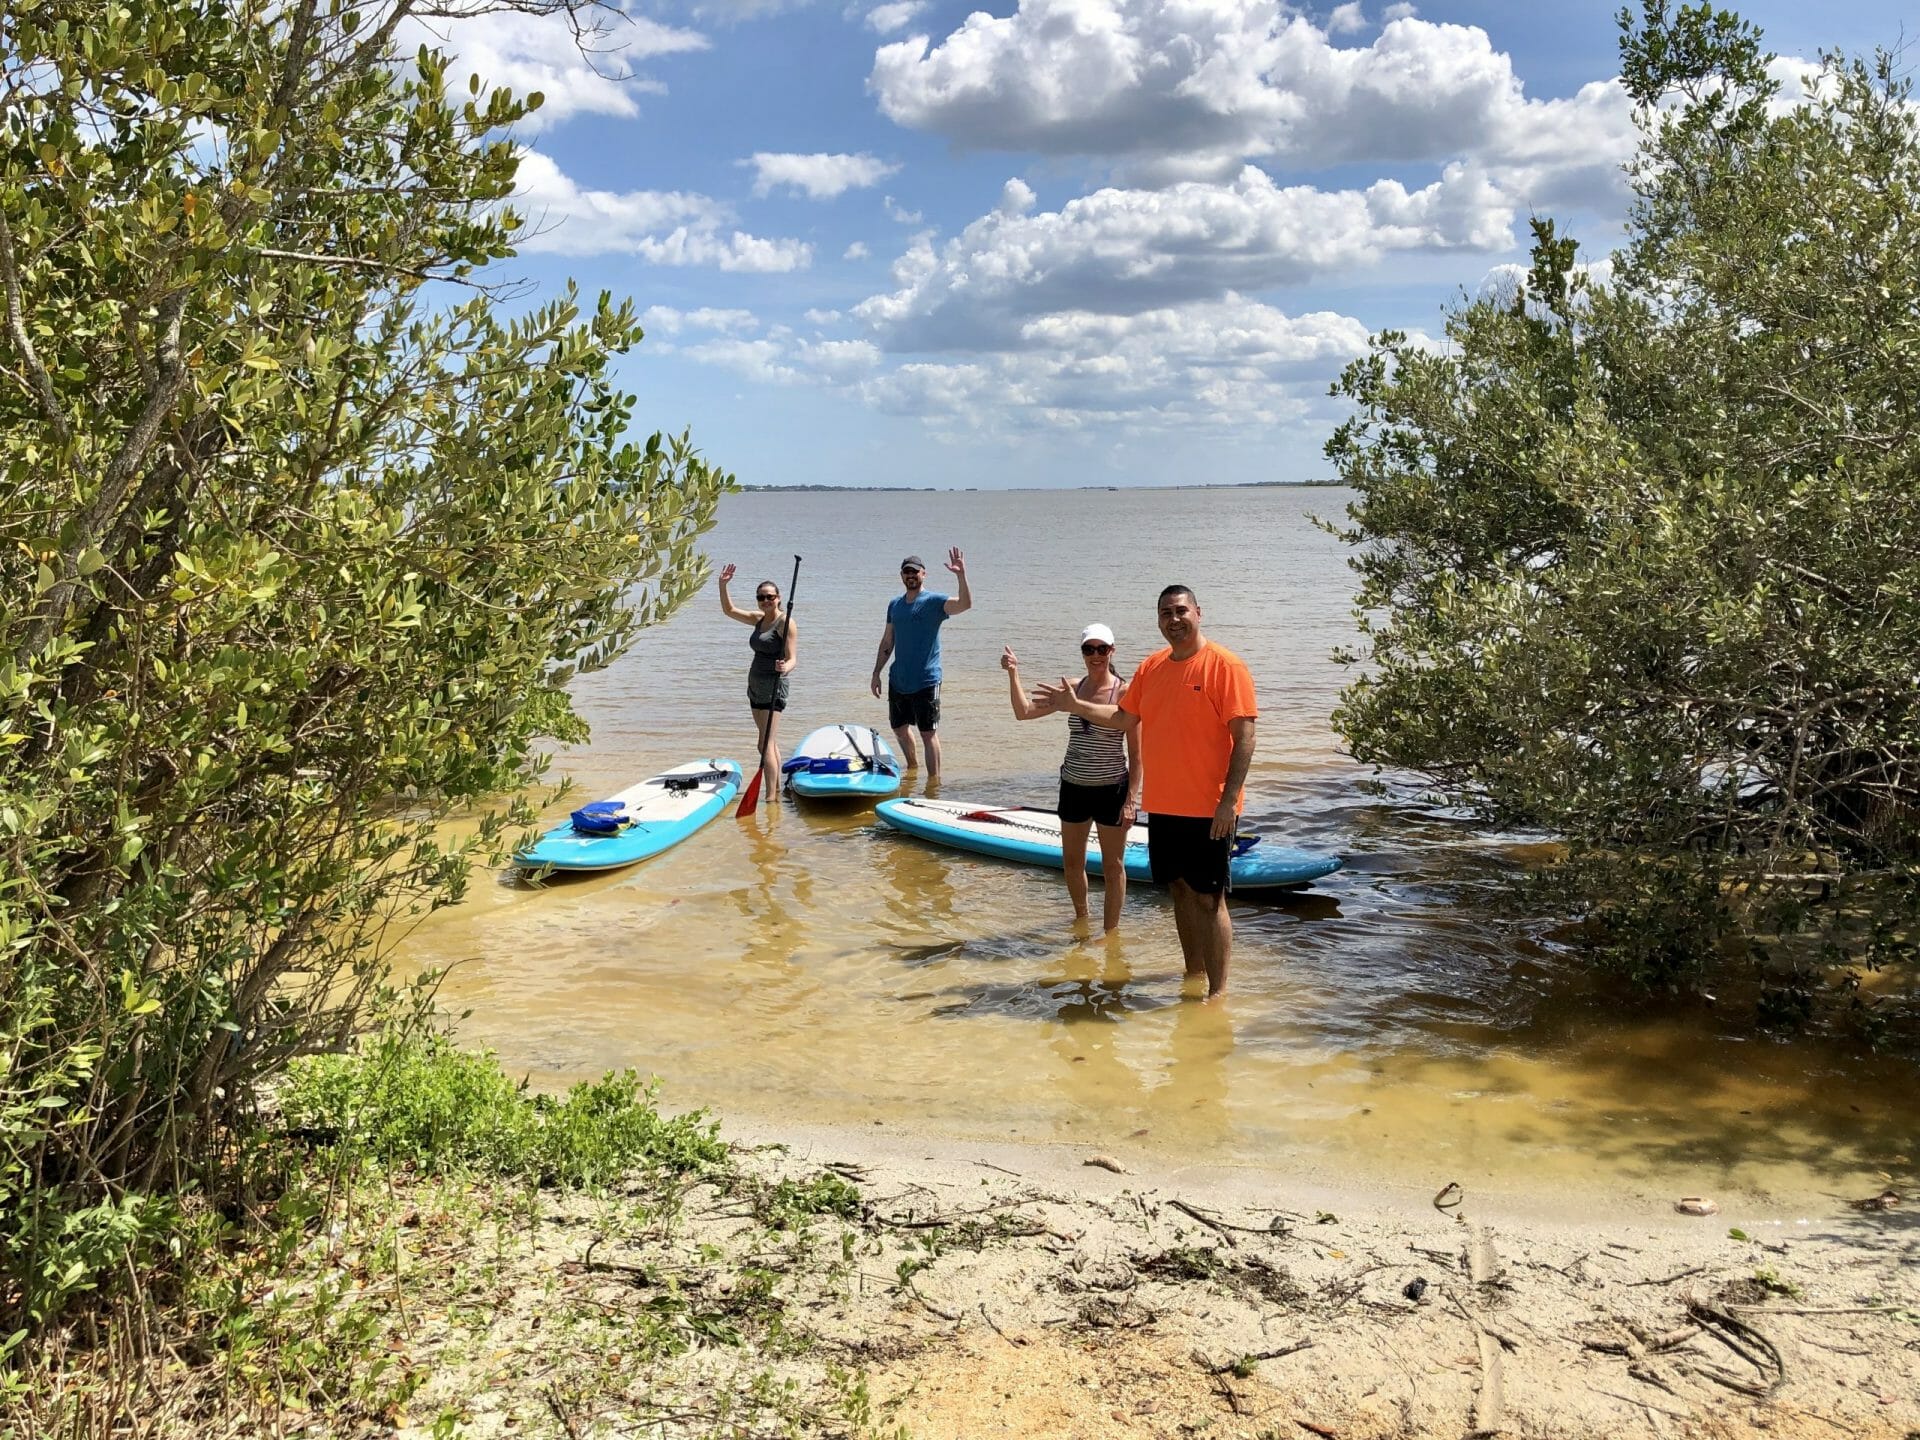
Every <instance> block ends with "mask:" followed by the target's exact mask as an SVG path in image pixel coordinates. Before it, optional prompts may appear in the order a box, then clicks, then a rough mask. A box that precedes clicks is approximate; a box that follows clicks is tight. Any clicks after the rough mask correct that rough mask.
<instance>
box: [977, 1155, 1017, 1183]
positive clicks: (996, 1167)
mask: <svg viewBox="0 0 1920 1440" xmlns="http://www.w3.org/2000/svg"><path fill="white" fill-rule="evenodd" d="M973 1163H974V1164H976V1165H979V1166H981V1167H983V1168H985V1169H988V1170H998V1171H999V1172H1000V1173H1001V1174H1002V1175H1011V1176H1013V1178H1014V1179H1016V1180H1023V1179H1025V1178H1026V1177H1025V1176H1023V1175H1022V1174H1021V1173H1020V1172H1019V1171H1018V1170H1009V1169H1007V1167H1006V1166H1004V1165H996V1164H994V1163H993V1162H992V1161H991V1160H976V1161H974V1162H973Z"/></svg>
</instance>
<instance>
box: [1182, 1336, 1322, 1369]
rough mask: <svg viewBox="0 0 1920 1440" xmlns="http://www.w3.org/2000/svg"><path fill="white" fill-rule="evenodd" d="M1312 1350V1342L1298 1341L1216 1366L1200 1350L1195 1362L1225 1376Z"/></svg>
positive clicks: (1195, 1356)
mask: <svg viewBox="0 0 1920 1440" xmlns="http://www.w3.org/2000/svg"><path fill="white" fill-rule="evenodd" d="M1312 1348H1313V1341H1312V1340H1310V1339H1308V1340H1296V1341H1294V1342H1293V1343H1292V1344H1291V1345H1282V1346H1281V1347H1280V1348H1279V1349H1278V1350H1260V1351H1256V1352H1255V1353H1253V1354H1251V1355H1236V1356H1235V1357H1234V1358H1233V1359H1231V1360H1222V1361H1221V1362H1219V1363H1218V1364H1215V1363H1214V1362H1213V1361H1211V1360H1209V1359H1207V1357H1206V1356H1205V1355H1203V1354H1201V1353H1200V1352H1199V1351H1198V1350H1195V1351H1194V1352H1193V1361H1194V1363H1195V1364H1196V1365H1198V1366H1199V1367H1200V1368H1201V1369H1202V1370H1205V1371H1206V1372H1207V1373H1208V1374H1209V1375H1225V1374H1227V1373H1228V1372H1229V1371H1242V1370H1248V1369H1250V1368H1251V1367H1252V1366H1254V1365H1255V1364H1257V1363H1259V1362H1260V1361H1262V1360H1278V1359H1280V1358H1281V1357H1282V1356H1286V1355H1298V1354H1299V1353H1300V1352H1301V1351H1302V1350H1311V1349H1312ZM1243 1378H1244V1377H1243Z"/></svg>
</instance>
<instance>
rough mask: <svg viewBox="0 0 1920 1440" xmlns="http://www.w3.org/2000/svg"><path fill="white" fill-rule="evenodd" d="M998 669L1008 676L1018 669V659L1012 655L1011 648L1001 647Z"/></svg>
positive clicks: (1009, 646)
mask: <svg viewBox="0 0 1920 1440" xmlns="http://www.w3.org/2000/svg"><path fill="white" fill-rule="evenodd" d="M1000 668H1001V669H1002V670H1005V671H1007V672H1008V673H1009V674H1011V673H1012V672H1013V671H1015V670H1018V669H1019V668H1020V657H1019V656H1018V655H1015V654H1014V653H1013V646H1011V645H1002V646H1001V647H1000Z"/></svg>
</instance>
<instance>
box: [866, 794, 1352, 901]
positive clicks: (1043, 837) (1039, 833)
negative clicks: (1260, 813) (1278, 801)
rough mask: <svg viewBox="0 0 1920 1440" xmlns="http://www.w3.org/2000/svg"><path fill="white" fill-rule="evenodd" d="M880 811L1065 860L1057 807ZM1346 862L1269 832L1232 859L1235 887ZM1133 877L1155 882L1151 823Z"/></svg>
mask: <svg viewBox="0 0 1920 1440" xmlns="http://www.w3.org/2000/svg"><path fill="white" fill-rule="evenodd" d="M876 809H877V812H878V814H879V816H880V818H881V819H882V820H884V821H886V822H887V824H889V825H891V826H893V827H894V828H895V829H896V830H904V831H906V832H907V833H908V834H909V835H917V836H918V837H920V838H921V839H922V840H932V841H934V842H936V843H938V844H941V845H951V846H954V847H955V848H956V849H960V850H972V851H974V852H975V853H976V854H980V855H995V856H998V857H999V858H1000V859H1002V860H1020V861H1024V862H1025V863H1027V864H1029V865H1047V866H1051V867H1052V868H1053V869H1055V870H1058V869H1060V868H1061V866H1062V864H1063V860H1062V854H1061V847H1060V817H1059V816H1058V815H1055V814H1054V813H1053V812H1052V811H1051V810H1027V809H1022V808H1020V807H1014V808H1012V809H1004V810H1002V809H991V808H983V807H982V806H979V805H969V804H966V803H965V802H963V801H958V800H883V801H882V802H881V803H880V804H879V805H878V806H877V807H876ZM1088 838H1089V840H1090V842H1091V843H1089V845H1088V846H1087V870H1088V871H1089V873H1091V874H1094V875H1098V874H1099V873H1100V846H1099V842H1098V841H1097V840H1095V839H1094V838H1093V837H1091V836H1089V837H1088ZM1243 838H1244V837H1243ZM1339 868H1340V859H1339V857H1338V856H1335V855H1315V854H1313V853H1311V852H1309V851H1306V850H1295V849H1293V848H1292V847H1291V846H1287V845H1275V844H1273V843H1271V842H1270V841H1268V840H1267V839H1266V838H1265V837H1264V836H1262V837H1254V841H1253V844H1251V845H1250V846H1248V847H1247V848H1245V849H1244V850H1243V851H1242V852H1241V853H1240V854H1238V855H1235V856H1234V857H1233V858H1232V859H1231V860H1230V861H1228V862H1227V874H1228V877H1229V879H1230V881H1231V884H1232V888H1233V889H1235V890H1291V889H1294V888H1297V887H1298V886H1301V885H1307V884H1311V883H1312V882H1313V881H1315V880H1318V879H1319V878H1320V877H1321V876H1323V875H1331V874H1332V873H1333V872H1334V871H1336V870H1338V869H1339ZM1127 878H1128V879H1129V880H1138V881H1141V882H1143V883H1151V882H1152V880H1153V874H1152V871H1151V870H1150V869H1149V868H1148V865H1147V827H1146V825H1145V824H1144V823H1141V824H1136V825H1134V826H1133V828H1132V829H1130V830H1129V831H1128V832H1127Z"/></svg>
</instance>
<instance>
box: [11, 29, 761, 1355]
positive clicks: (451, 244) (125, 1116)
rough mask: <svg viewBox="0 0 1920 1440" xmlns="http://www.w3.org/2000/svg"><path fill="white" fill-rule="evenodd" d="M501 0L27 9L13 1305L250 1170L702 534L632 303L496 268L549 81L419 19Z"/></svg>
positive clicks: (17, 535) (15, 220)
mask: <svg viewBox="0 0 1920 1440" xmlns="http://www.w3.org/2000/svg"><path fill="white" fill-rule="evenodd" d="M482 8H488V7H485V6H482V5H477V4H474V3H464V0H463V3H460V4H458V5H455V6H452V7H447V6H441V7H438V8H437V10H430V9H427V8H423V7H420V6H417V5H411V4H409V3H407V0H290V3H288V0H216V3H202V0H152V3H146V4H140V5H101V4H98V3H94V0H43V3H40V4H36V5H7V6H4V7H0V85H4V92H3V93H0V290H4V297H3V298H4V302H5V314H4V333H3V334H0V356H4V365H3V366H0V476H4V479H3V480H0V485H3V486H4V491H5V503H4V504H0V855H3V856H4V859H3V860H0V1138H4V1142H5V1143H4V1150H0V1320H6V1319H8V1318H10V1317H15V1316H19V1315H25V1316H27V1317H30V1318H41V1317H44V1316H46V1315H48V1314H50V1313H52V1312H53V1311H54V1310H55V1309H57V1308H58V1306H59V1305H60V1303H61V1302H62V1300H63V1298H64V1297H66V1296H67V1295H69V1294H71V1293H72V1292H73V1291H74V1290H76V1289H79V1288H84V1287H86V1286H88V1285H91V1284H92V1283H93V1282H94V1277H95V1275H96V1272H97V1271H98V1270H99V1268H100V1267H101V1266H102V1265H105V1264H110V1263H112V1262H113V1260H114V1256H115V1255H116V1254H118V1253H119V1250H120V1246H121V1242H122V1241H124V1240H125V1239H126V1237H127V1235H128V1234H129V1233H130V1232H137V1231H138V1230H139V1229H140V1227H141V1224H142V1223H143V1222H142V1220H141V1216H142V1214H144V1213H147V1209H150V1202H147V1201H145V1200H143V1199H141V1198H140V1197H141V1196H143V1195H146V1194H151V1193H164V1192H166V1191H168V1190H171V1189H175V1188H178V1187H180V1186H183V1185H188V1184H193V1183H199V1184H204V1185H207V1186H210V1187H212V1186H218V1185H219V1184H220V1183H221V1182H222V1177H223V1175H224V1174H225V1173H226V1172H225V1171H223V1169H222V1166H221V1163H220V1162H221V1157H222V1156H223V1155H225V1154H226V1153H227V1152H226V1150H225V1149H224V1147H225V1146H226V1145H227V1144H228V1143H229V1141H230V1138H231V1136H232V1134H233V1130H232V1123H231V1122H232V1121H233V1120H234V1118H235V1115H236V1113H237V1112H238V1111H239V1110H241V1109H242V1108H243V1107H244V1106H245V1104H246V1103H247V1099H246V1097H247V1096H248V1094H249V1089H250V1086H251V1083H252V1082H254V1081H255V1080H257V1079H259V1078H260V1077H262V1076H264V1075H269V1074H272V1073H274V1072H275V1071H277V1070H278V1069H279V1068H281V1067H282V1066H283V1065H284V1064H285V1063H286V1061H287V1060H288V1059H289V1058H290V1057H292V1056H294V1055H296V1054H299V1053H302V1052H306V1051H310V1050H313V1049H316V1048H321V1047H324V1046H326V1045H328V1044H331V1043H335V1042H337V1041H338V1040H339V1039H340V1038H341V1037H342V1036H343V1035H344V1034H345V1033H346V1032H347V1031H348V1030H349V1029H350V1028H351V1027H352V1026H353V1025H354V1024H355V1023H356V1021H357V1020H358V1018H359V1016H360V1014H361V1012H362V1009H363V1007H364V1004H365V1002H366V1000H367V998H368V996H369V994H370V992H371V991H372V989H373V988H374V987H375V986H376V985H377V984H378V982H379V980H380V977H381V974H382V963H381V961H382V954H383V943H384V941H385V939H386V937H387V936H388V935H390V934H391V933H392V930H391V927H393V926H395V925H396V924H398V925H404V924H405V923H407V920H408V918H409V917H411V916H415V915H418V914H420V913H421V912H422V911H423V910H424V909H426V908H429V907H432V906H434V905H438V904H442V903H445V902H446V901H448V900H449V899H451V898H453V897H455V896H457V895H458V894H459V893H460V890H461V887H462V885H463V883H464V881H465V877H466V874H467V870H468V865H469V863H470V861H471V860H472V859H474V858H475V857H476V856H480V855H485V854H489V853H493V852H495V851H496V850H497V849H498V847H499V846H500V844H501V843H502V842H503V837H504V836H506V835H507V834H508V832H509V828H510V827H511V826H513V825H516V824H519V823H524V821H525V819H526V818H527V817H526V815H525V813H524V811H517V810H515V808H514V807H512V806H511V805H507V804H504V803H498V802H496V803H494V804H492V805H491V807H489V806H488V805H487V803H486V802H487V801H488V799H489V797H493V796H496V795H499V794H501V793H503V792H512V791H514V790H515V789H517V788H518V787H519V786H520V785H521V784H523V783H524V782H525V781H526V779H527V778H529V776H531V775H532V774H535V773H537V771H538V768H539V764H540V753H539V746H540V744H541V742H542V739H543V737H557V738H560V739H563V740H574V739H578V738H580V737H581V736H582V734H583V729H582V726H581V723H580V721H579V719H578V718H577V717H576V715H575V713H574V711H573V709H572V707H571V705H570V703H569V701H568V697H567V693H566V689H565V687H566V685H567V682H568V681H569V680H570V678H571V677H572V676H573V675H574V674H575V673H576V672H577V671H580V670H583V669H590V668H593V667H596V666H600V665H604V664H605V663H607V661H608V660H610V659H611V658H612V657H614V656H615V655H617V654H618V653H619V652H620V650H621V649H622V648H623V647H624V646H625V645H626V644H627V643H628V642H629V640H630V637H631V636H632V634H633V632H634V630H635V629H636V627H638V626H640V625H642V624H644V623H646V622H648V621H650V620H652V619H655V618H658V617H660V616H662V615H664V614H665V613H667V612H668V611H670V610H671V609H672V608H673V607H674V606H676V605H678V604H679V603H680V602H681V601H682V600H683V599H684V598H685V597H686V596H687V595H688V594H689V593H690V592H691V591H692V590H693V589H694V588H695V587H696V585H697V584H698V583H699V581H700V579H701V563H700V561H699V560H698V558H697V556H696V555H695V553H694V550H693V545H694V542H695V540H696V538H697V536H698V535H699V534H700V533H701V532H702V531H703V530H704V529H705V528H706V527H707V526H708V525H709V524H710V523H711V518H712V514H713V508H714V504H715V502H716V499H717V496H718V494H719V493H720V492H721V491H722V490H723V489H724V488H725V486H726V485H727V484H728V483H729V477H727V476H726V475H724V474H722V473H721V472H719V471H718V470H716V469H714V468H713V467H711V466H709V465H708V464H707V463H705V462H704V461H703V460H702V459H701V458H700V457H699V456H698V455H697V454H696V453H695V452H694V451H693V450H692V449H691V448H690V446H689V445H688V443H687V440H686V438H685V437H684V436H682V437H681V438H679V439H677V440H674V439H664V438H663V437H662V436H660V435H658V434H655V435H654V436H652V437H651V438H650V439H647V440H645V441H644V442H642V443H633V442H631V441H629V440H628V439H627V438H626V432H627V429H628V425H629V422H630V421H631V419H632V416H633V405H634V401H633V397H631V396H629V395H625V394H623V393H621V392H620V391H619V390H618V388H617V387H616V386H615V384H614V383H613V380H612V378H611V373H610V367H611V364H612V362H613V360H614V357H616V356H617V355H619V354H620V353H622V352H623V351H625V350H627V349H628V348H629V347H630V346H632V345H633V344H635V343H636V342H638V341H639V339H640V338H641V336H640V329H639V326H638V325H637V324H636V323H635V319H634V313H633V309H632V307H631V305H629V304H624V303H621V304H616V303H615V302H614V301H613V300H612V299H610V298H609V297H607V296H604V295H603V296H602V297H600V299H599V300H598V302H597V303H595V304H592V305H587V306H583V305H582V304H581V302H580V300H579V299H578V297H576V296H575V295H574V294H573V293H572V292H571V291H569V292H568V293H567V294H566V295H565V296H564V297H562V298H559V299H555V300H553V301H551V302H550V303H546V304H543V305H539V306H537V307H534V308H532V309H529V310H526V311H525V312H524V313H518V314H514V313H510V312H509V311H508V310H507V309H506V308H505V307H504V306H503V305H502V304H501V299H502V297H501V296H500V295H498V294H497V293H495V292H494V291H492V290H490V289H487V288H482V285H481V282H482V281H484V280H485V279H486V278H487V270H488V267H489V266H491V265H494V264H495V262H498V261H500V260H502V259H504V258H506V257H509V256H511V255H512V254H513V249H512V246H513V240H514V236H515V233H516V231H517V230H518V229H519V227H520V224H521V222H520V220H519V219H518V218H517V217H516V216H515V215H514V214H513V213H512V212H511V210H510V209H509V208H507V207H506V205H505V204H504V202H505V200H506V199H507V197H508V196H509V195H510V193H511V191H512V187H513V181H514V173H515V168H516V165H517V151H516V149H515V146H514V144H513V143H512V141H511V139H510V136H509V134H508V131H509V128H510V127H511V126H513V125H514V123H515V122H516V121H518V120H520V119H521V118H523V117H524V116H525V115H526V114H527V113H528V112H529V111H530V110H532V109H533V108H535V107H536V106H537V105H538V104H539V100H540V97H539V96H538V95H530V96H527V97H524V98H520V99H516V98H514V97H512V96H511V95H509V94H507V93H505V92H502V91H498V90H487V89H484V88H483V87H482V85H481V84H480V83H479V81H478V80H477V79H476V80H474V81H473V82H472V83H471V84H469V83H468V81H467V77H466V76H464V75H454V74H450V73H449V72H448V67H447V61H446V60H445V58H444V56H443V55H442V54H440V53H439V52H437V51H436V50H434V49H432V48H423V49H421V50H419V51H418V53H417V54H402V53H401V51H400V49H399V46H398V43H397V37H398V36H400V35H401V34H403V33H404V31H403V29H402V26H403V22H404V21H405V20H406V19H407V18H408V16H409V14H410V12H411V13H412V14H414V15H420V14H427V13H441V14H444V15H447V16H452V15H454V14H456V13H463V14H471V13H475V12H476V11H477V10H479V9H482ZM492 8H504V6H499V7H492ZM513 8H518V9H523V10H532V9H540V10H561V9H565V10H569V11H571V9H572V5H571V4H568V3H564V0H514V6H513ZM456 23H457V22H456ZM464 805H477V806H479V807H480V808H481V809H482V810H483V812H484V818H483V819H482V820H481V822H480V823H479V824H478V826H477V827H475V828H473V829H471V830H470V832H469V833H467V834H465V835H464V836H462V837H458V838H454V839H449V838H447V836H446V833H445V832H444V831H443V830H442V829H441V828H440V827H439V826H438V824H437V822H438V821H440V820H441V819H443V818H444V816H445V815H446V814H447V812H448V810H449V809H450V808H451V807H453V806H464ZM143 1207H147V1209H143Z"/></svg>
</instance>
